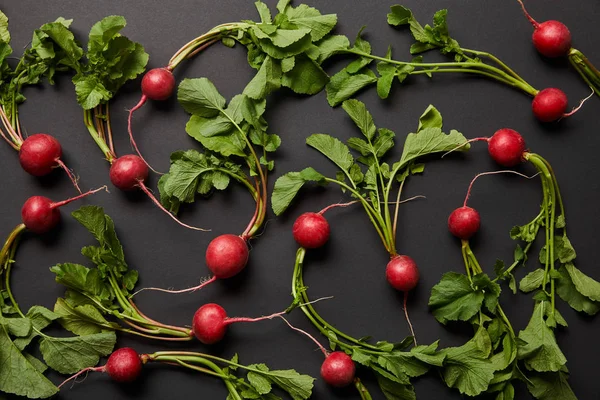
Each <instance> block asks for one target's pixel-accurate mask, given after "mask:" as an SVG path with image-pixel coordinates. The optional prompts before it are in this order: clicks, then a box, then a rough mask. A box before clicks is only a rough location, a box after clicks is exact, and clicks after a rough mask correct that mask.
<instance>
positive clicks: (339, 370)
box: [321, 351, 356, 387]
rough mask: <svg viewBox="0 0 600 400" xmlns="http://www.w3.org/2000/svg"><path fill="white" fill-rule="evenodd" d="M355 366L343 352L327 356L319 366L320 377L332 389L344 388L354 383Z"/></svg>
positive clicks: (335, 352)
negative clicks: (332, 387)
mask: <svg viewBox="0 0 600 400" xmlns="http://www.w3.org/2000/svg"><path fill="white" fill-rule="evenodd" d="M355 373H356V366H355V365H354V361H352V358H350V356H349V355H348V354H346V353H344V352H343V351H334V352H333V353H331V354H329V355H328V356H327V358H326V359H325V361H323V364H322V365H321V377H322V378H323V380H324V381H325V382H327V384H329V385H331V386H334V387H344V386H348V385H349V384H351V383H352V381H354V374H355Z"/></svg>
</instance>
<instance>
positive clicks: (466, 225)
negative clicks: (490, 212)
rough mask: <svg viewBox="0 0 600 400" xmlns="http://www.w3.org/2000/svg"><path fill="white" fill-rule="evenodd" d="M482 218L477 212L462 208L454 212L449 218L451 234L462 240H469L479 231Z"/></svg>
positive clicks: (469, 208) (465, 207)
mask: <svg viewBox="0 0 600 400" xmlns="http://www.w3.org/2000/svg"><path fill="white" fill-rule="evenodd" d="M480 226H481V217H480V216H479V213H478V212H477V210H475V209H474V208H471V207H467V206H462V207H460V208H457V209H456V210H454V211H452V213H451V214H450V216H449V217H448V229H449V230H450V233H452V234H453V235H454V236H456V237H457V238H459V239H461V240H468V239H470V238H471V237H472V236H473V235H474V234H476V233H477V232H478V231H479V227H480Z"/></svg>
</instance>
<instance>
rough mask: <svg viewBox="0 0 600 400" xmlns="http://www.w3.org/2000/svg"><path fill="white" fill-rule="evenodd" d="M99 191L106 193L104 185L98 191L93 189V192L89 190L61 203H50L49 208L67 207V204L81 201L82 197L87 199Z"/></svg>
mask: <svg viewBox="0 0 600 400" xmlns="http://www.w3.org/2000/svg"><path fill="white" fill-rule="evenodd" d="M101 190H106V191H107V192H108V189H107V187H106V185H104V186H102V187H99V188H98V189H94V190H90V191H88V192H85V193H82V194H80V195H79V196H75V197H71V198H70V199H67V200H63V201H58V202H56V203H52V205H51V206H50V207H52V208H58V207H62V206H64V205H67V204H69V203H71V202H73V201H75V200H79V199H82V198H84V197H87V196H89V195H91V194H94V193H96V192H99V191H101Z"/></svg>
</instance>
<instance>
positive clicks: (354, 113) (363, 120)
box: [342, 99, 377, 141]
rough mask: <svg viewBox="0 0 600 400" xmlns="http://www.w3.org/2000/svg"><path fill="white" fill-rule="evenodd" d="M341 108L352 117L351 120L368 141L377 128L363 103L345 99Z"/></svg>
mask: <svg viewBox="0 0 600 400" xmlns="http://www.w3.org/2000/svg"><path fill="white" fill-rule="evenodd" d="M342 108H343V109H344V111H346V113H347V114H348V115H349V116H350V118H352V121H354V123H355V124H356V126H358V128H359V129H360V131H361V132H362V133H363V134H364V135H365V137H366V138H367V139H368V140H369V141H370V140H372V139H373V137H374V136H375V132H376V131H377V128H376V127H375V123H374V122H373V116H372V115H371V113H370V112H369V110H367V107H366V106H365V104H364V103H363V102H361V101H359V100H355V99H352V100H346V101H344V103H343V104H342Z"/></svg>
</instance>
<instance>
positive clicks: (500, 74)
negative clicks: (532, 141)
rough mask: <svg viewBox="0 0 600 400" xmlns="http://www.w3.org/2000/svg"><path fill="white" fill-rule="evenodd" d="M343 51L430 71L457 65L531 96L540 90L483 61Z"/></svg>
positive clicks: (462, 69) (351, 50) (439, 70)
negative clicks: (409, 58)
mask: <svg viewBox="0 0 600 400" xmlns="http://www.w3.org/2000/svg"><path fill="white" fill-rule="evenodd" d="M342 53H349V54H355V55H357V56H360V57H366V58H370V59H373V60H378V61H382V62H386V63H389V64H396V65H401V66H405V65H410V66H413V67H422V68H430V69H431V68H433V70H430V71H428V72H430V73H435V72H442V71H444V70H443V69H437V68H444V69H446V68H451V67H457V68H455V71H452V72H470V73H479V74H481V75H486V76H488V77H490V78H492V79H495V80H497V81H499V82H502V83H506V84H510V85H511V86H514V87H517V88H519V89H521V90H523V91H524V92H525V93H527V94H530V95H531V96H535V95H536V94H537V93H538V90H536V89H535V88H533V87H532V86H531V85H529V84H528V83H526V82H524V81H522V80H519V79H517V78H515V77H514V76H511V75H509V74H507V73H506V72H504V71H502V70H500V69H498V68H496V67H494V66H491V65H487V64H485V63H481V62H442V63H415V62H405V61H397V60H391V59H388V58H384V57H379V56H375V55H372V54H368V53H365V52H363V51H360V50H356V49H348V50H344V51H342ZM482 69H483V70H486V71H487V72H486V71H481V70H482ZM484 72H486V73H484ZM414 73H422V72H419V71H413V72H411V73H410V74H414ZM509 82H510V83H509Z"/></svg>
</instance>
